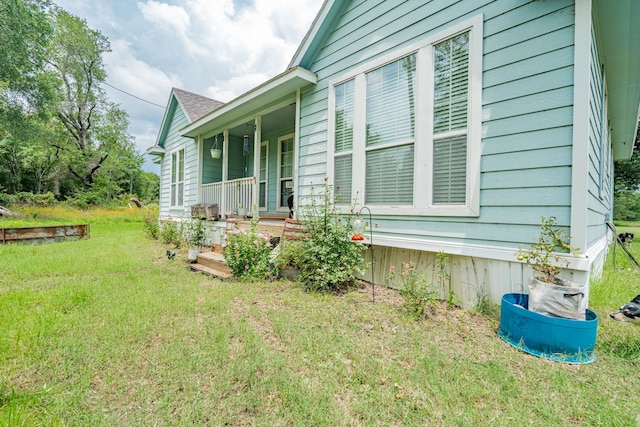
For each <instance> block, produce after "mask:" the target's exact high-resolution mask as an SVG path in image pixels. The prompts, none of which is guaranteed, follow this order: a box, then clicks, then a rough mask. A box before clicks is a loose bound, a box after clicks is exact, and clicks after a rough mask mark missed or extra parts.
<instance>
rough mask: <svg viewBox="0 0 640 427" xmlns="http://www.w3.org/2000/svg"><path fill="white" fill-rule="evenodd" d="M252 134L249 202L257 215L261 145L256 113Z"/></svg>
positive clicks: (260, 128)
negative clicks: (250, 195) (251, 172)
mask: <svg viewBox="0 0 640 427" xmlns="http://www.w3.org/2000/svg"><path fill="white" fill-rule="evenodd" d="M254 129H255V130H254V135H253V202H252V204H251V210H252V211H253V209H254V208H255V209H256V212H253V215H257V214H258V213H259V212H260V207H259V206H258V200H259V196H260V194H259V193H260V188H259V186H258V181H259V180H260V147H261V145H262V116H260V115H258V116H256V119H255V126H254Z"/></svg>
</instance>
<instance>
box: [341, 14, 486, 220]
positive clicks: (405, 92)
mask: <svg viewBox="0 0 640 427" xmlns="http://www.w3.org/2000/svg"><path fill="white" fill-rule="evenodd" d="M481 50H482V17H481V16H478V17H475V18H472V19H470V20H469V21H466V22H463V23H460V24H457V25H455V26H453V27H452V28H450V29H449V30H447V31H444V32H442V33H439V34H436V35H434V36H431V37H429V38H427V39H425V40H422V41H420V42H417V43H414V44H413V45H411V46H407V47H404V48H401V49H398V50H396V51H394V52H391V53H389V54H387V55H384V56H383V57H381V58H379V59H377V60H373V61H371V62H369V63H365V64H362V65H360V66H358V67H356V68H355V69H354V70H352V71H350V72H348V73H347V74H345V75H343V76H341V77H339V78H338V79H336V80H335V81H334V82H332V83H331V84H330V91H329V107H330V114H329V128H330V133H329V147H330V148H329V155H330V159H331V161H330V162H329V165H328V169H329V176H330V177H331V179H332V181H333V185H334V192H335V194H336V195H337V196H338V197H337V201H338V203H340V204H343V205H348V204H351V203H352V202H353V201H354V200H355V203H356V204H366V205H367V206H370V207H375V209H376V212H378V213H393V214H407V215H416V214H418V215H458V216H476V215H478V212H479V185H478V184H479V182H478V181H479V176H480V172H479V170H480V137H481V122H480V112H481V99H480V97H481V80H482V75H481V72H482V71H481V68H482V52H481Z"/></svg>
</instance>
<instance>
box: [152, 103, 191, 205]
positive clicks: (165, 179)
mask: <svg viewBox="0 0 640 427" xmlns="http://www.w3.org/2000/svg"><path fill="white" fill-rule="evenodd" d="M173 102H175V101H173ZM167 120H169V129H168V130H167V134H166V137H165V139H164V144H163V146H164V149H165V154H164V156H163V158H162V164H161V173H160V176H161V181H160V216H163V217H164V216H168V215H171V216H174V217H175V216H182V215H184V213H185V210H186V209H188V207H189V206H190V205H191V204H194V203H196V202H195V200H196V199H195V198H196V197H197V194H196V193H197V185H198V184H197V166H198V165H197V147H198V146H197V144H196V143H194V142H193V140H192V139H190V138H185V137H183V136H180V129H182V128H183V127H185V126H187V125H188V124H189V121H188V120H187V117H186V116H185V114H184V112H183V111H182V109H181V108H180V107H179V106H178V105H175V110H174V112H173V114H172V115H171V116H169V117H167ZM160 142H161V143H162V141H160ZM180 148H184V149H185V190H184V195H185V199H184V206H185V208H177V209H176V208H174V209H171V207H170V203H171V153H173V152H174V151H175V150H178V149H180Z"/></svg>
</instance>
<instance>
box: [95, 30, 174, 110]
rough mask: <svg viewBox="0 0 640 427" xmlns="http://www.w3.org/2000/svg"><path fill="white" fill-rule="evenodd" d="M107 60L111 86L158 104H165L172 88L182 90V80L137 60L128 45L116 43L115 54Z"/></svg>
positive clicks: (121, 42)
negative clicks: (180, 88)
mask: <svg viewBox="0 0 640 427" xmlns="http://www.w3.org/2000/svg"><path fill="white" fill-rule="evenodd" d="M104 59H105V65H106V66H107V68H108V72H109V82H110V84H111V85H113V86H116V87H118V88H119V89H122V90H124V91H127V92H129V93H131V94H134V95H135V96H137V97H140V98H143V99H145V100H148V101H151V102H154V103H156V104H160V105H164V104H165V103H166V101H167V97H168V96H169V92H170V91H171V88H172V87H174V86H175V87H182V84H183V82H182V80H181V79H180V77H179V76H177V75H175V74H167V73H165V72H164V71H162V70H160V69H159V68H157V67H153V66H151V65H149V64H147V63H146V62H144V61H141V60H139V59H137V58H136V57H135V55H134V53H133V52H132V50H131V43H130V42H128V41H125V40H115V41H113V42H112V51H111V52H110V53H109V54H107V55H105V58H104Z"/></svg>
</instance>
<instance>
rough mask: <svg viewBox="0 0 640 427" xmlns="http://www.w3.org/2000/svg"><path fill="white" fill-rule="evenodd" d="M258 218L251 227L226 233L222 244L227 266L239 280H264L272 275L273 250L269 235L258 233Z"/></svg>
mask: <svg viewBox="0 0 640 427" xmlns="http://www.w3.org/2000/svg"><path fill="white" fill-rule="evenodd" d="M257 226H258V218H255V217H254V218H253V219H252V220H251V227H250V229H249V230H245V229H243V228H240V227H238V226H237V225H236V228H234V229H233V230H231V231H230V232H228V233H226V234H225V236H224V239H225V240H224V242H223V243H222V247H223V255H224V259H225V262H226V263H227V266H228V267H229V268H230V269H231V272H232V273H233V275H234V276H235V277H237V278H246V279H251V278H256V279H264V278H266V277H268V276H269V273H270V255H271V251H272V249H273V247H272V245H271V241H270V237H271V236H269V234H266V233H265V234H263V233H258V232H257V231H256V230H257Z"/></svg>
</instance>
